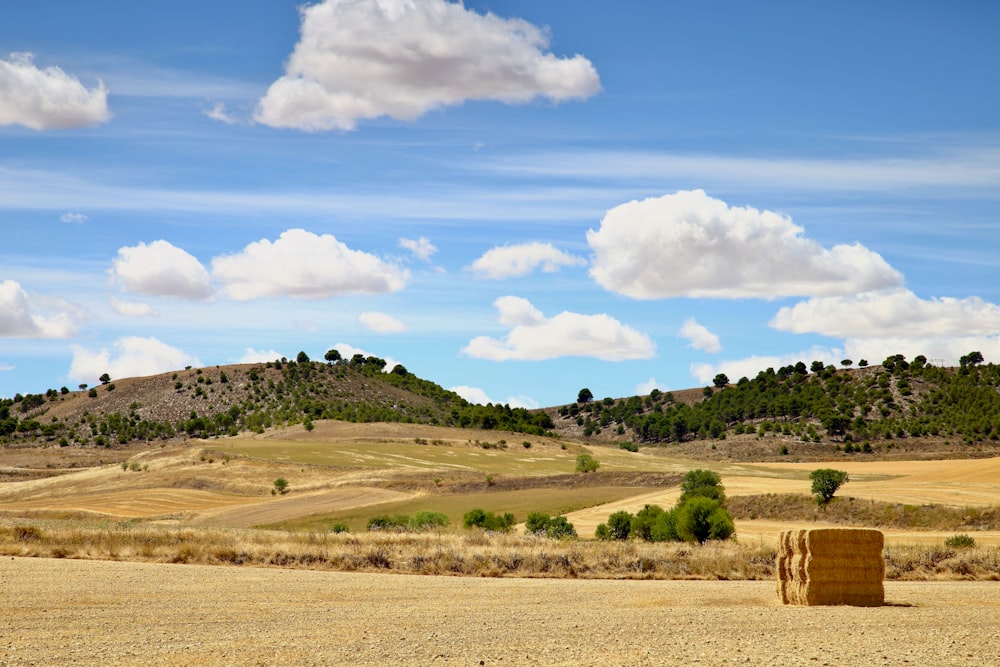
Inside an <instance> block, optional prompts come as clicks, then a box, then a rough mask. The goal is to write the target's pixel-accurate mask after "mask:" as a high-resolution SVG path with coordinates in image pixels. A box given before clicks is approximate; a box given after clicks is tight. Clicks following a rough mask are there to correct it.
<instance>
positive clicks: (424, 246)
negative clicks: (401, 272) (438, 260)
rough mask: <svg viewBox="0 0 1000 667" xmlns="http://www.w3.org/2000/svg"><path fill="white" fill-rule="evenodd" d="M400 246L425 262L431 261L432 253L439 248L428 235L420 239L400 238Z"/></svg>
mask: <svg viewBox="0 0 1000 667" xmlns="http://www.w3.org/2000/svg"><path fill="white" fill-rule="evenodd" d="M399 247H401V248H406V249H407V250H409V251H410V252H412V253H413V256H414V257H416V258H417V259H422V260H424V261H425V262H429V261H431V255H433V254H434V253H436V252H437V250H438V249H437V247H435V245H434V244H433V243H431V242H430V241H429V240H428V239H427V237H426V236H421V237H420V238H419V239H399Z"/></svg>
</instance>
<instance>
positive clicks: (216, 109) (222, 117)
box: [203, 102, 237, 125]
mask: <svg viewBox="0 0 1000 667" xmlns="http://www.w3.org/2000/svg"><path fill="white" fill-rule="evenodd" d="M203 113H204V114H205V115H206V116H207V117H209V118H211V119H212V120H217V121H219V122H220V123H225V124H226V125H235V124H236V123H237V120H236V119H235V118H233V117H232V116H231V115H230V114H229V112H228V111H227V110H226V105H225V104H223V103H222V102H216V103H215V104H213V105H212V106H211V107H209V108H208V109H205V111H204V112H203Z"/></svg>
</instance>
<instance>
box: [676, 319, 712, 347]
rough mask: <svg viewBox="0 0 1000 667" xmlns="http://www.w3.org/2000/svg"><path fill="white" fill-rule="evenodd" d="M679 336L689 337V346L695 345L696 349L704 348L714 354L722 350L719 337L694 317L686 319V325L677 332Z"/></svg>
mask: <svg viewBox="0 0 1000 667" xmlns="http://www.w3.org/2000/svg"><path fill="white" fill-rule="evenodd" d="M677 337H678V338H685V339H687V341H688V345H689V347H693V348H694V349H696V350H703V351H705V352H711V353H712V354H715V353H716V352H719V351H721V350H722V345H720V344H719V337H718V336H716V335H715V334H714V333H712V332H711V331H709V330H708V329H707V328H705V327H704V326H702V325H700V324H698V322H696V321H695V319H694V318H693V317H689V318H687V319H686V320H684V325H683V326H682V327H681V329H680V331H678V332H677Z"/></svg>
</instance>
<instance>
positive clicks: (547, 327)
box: [462, 296, 655, 361]
mask: <svg viewBox="0 0 1000 667" xmlns="http://www.w3.org/2000/svg"><path fill="white" fill-rule="evenodd" d="M493 305H494V306H496V308H497V310H498V311H499V313H500V317H499V320H500V323H501V324H504V325H508V326H511V327H513V328H512V329H511V330H510V332H509V333H508V334H507V335H506V336H505V337H504V339H503V340H498V339H496V338H490V337H489V336H479V337H477V338H474V339H472V340H471V341H470V342H469V344H468V345H467V346H466V347H464V348H463V349H462V352H463V353H464V354H467V355H468V356H470V357H474V358H477V359H489V360H491V361H507V360H511V359H517V360H529V361H541V360H545V359H555V358H557V357H565V356H582V357H595V358H597V359H604V360H607V361H622V360H625V359H649V358H650V357H652V356H653V355H654V353H655V346H654V344H653V341H652V340H651V339H650V338H649V336H646V335H645V334H642V333H639V332H638V331H636V330H635V329H632V328H631V327H629V326H626V325H624V324H622V323H621V322H619V321H618V320H616V319H614V318H612V317H610V316H608V315H604V314H601V315H580V314H577V313H570V312H565V311H564V312H562V313H559V314H558V315H556V316H555V317H552V318H545V317H544V315H542V313H541V311H539V310H538V309H536V308H535V307H534V306H533V305H531V303H529V302H528V300H527V299H522V298H520V297H514V296H506V297H500V298H499V299H497V300H496V301H494V302H493Z"/></svg>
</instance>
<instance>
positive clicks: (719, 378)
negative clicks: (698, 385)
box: [712, 373, 729, 389]
mask: <svg viewBox="0 0 1000 667" xmlns="http://www.w3.org/2000/svg"><path fill="white" fill-rule="evenodd" d="M712 384H714V385H715V386H716V387H718V388H719V389H722V388H723V387H725V386H726V385H728V384H729V377H728V376H727V375H726V374H725V373H719V374H718V375H716V376H715V378H714V379H713V380H712Z"/></svg>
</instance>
